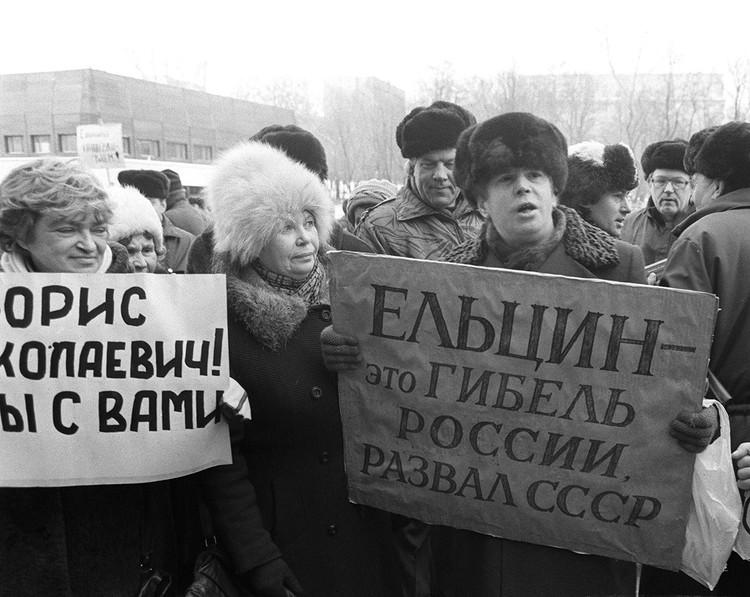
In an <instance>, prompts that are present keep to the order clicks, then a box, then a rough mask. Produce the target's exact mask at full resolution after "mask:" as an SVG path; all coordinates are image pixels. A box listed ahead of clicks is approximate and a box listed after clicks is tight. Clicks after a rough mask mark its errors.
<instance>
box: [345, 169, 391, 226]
mask: <svg viewBox="0 0 750 597" xmlns="http://www.w3.org/2000/svg"><path fill="white" fill-rule="evenodd" d="M397 192H398V187H397V186H396V185H395V184H393V183H392V182H391V181H389V180H378V179H377V178H373V179H372V180H365V181H364V182H360V183H359V184H358V185H357V186H356V187H354V190H353V191H352V196H351V197H349V200H348V201H347V203H346V219H347V220H349V222H350V223H351V224H352V225H354V224H356V222H355V221H354V209H355V208H357V207H364V208H368V207H372V206H373V205H377V204H378V203H380V202H381V201H385V200H386V199H390V198H391V197H393V196H394V195H395V194H396V193H397Z"/></svg>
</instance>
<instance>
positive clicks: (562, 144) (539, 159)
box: [453, 112, 568, 206]
mask: <svg viewBox="0 0 750 597" xmlns="http://www.w3.org/2000/svg"><path fill="white" fill-rule="evenodd" d="M511 168H538V169H539V170H541V171H542V172H544V173H545V174H547V176H549V177H550V178H551V179H552V184H553V186H554V189H555V193H559V192H560V191H562V190H563V189H564V188H565V183H566V182H567V179H568V143H567V141H566V140H565V137H564V136H563V134H562V133H561V132H560V131H559V129H558V128H557V127H556V126H555V125H554V124H552V123H551V122H547V121H546V120H544V119H542V118H539V117H538V116H534V115H533V114H529V113H528V112H508V113H506V114H501V115H500V116H495V117H494V118H490V119H489V120H485V121H484V122H481V123H479V124H475V125H474V126H472V127H470V128H468V129H466V130H465V131H464V132H463V133H461V136H460V137H459V139H458V143H457V145H456V162H455V166H454V168H453V175H454V177H455V180H456V184H457V185H458V186H459V187H460V188H461V190H462V191H463V192H464V196H465V197H466V198H467V199H468V200H469V202H470V203H472V204H473V205H475V206H476V202H477V198H478V194H477V191H478V188H479V187H480V186H482V185H484V184H486V183H488V182H489V181H490V179H492V178H493V177H494V176H496V175H497V174H500V173H502V172H505V171H507V170H509V169H511Z"/></svg>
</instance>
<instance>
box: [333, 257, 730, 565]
mask: <svg viewBox="0 0 750 597" xmlns="http://www.w3.org/2000/svg"><path fill="white" fill-rule="evenodd" d="M330 255H331V259H332V262H333V275H332V283H331V305H332V311H333V321H334V329H335V330H336V331H337V332H339V333H341V334H345V335H348V336H353V337H356V338H357V339H358V340H359V343H360V349H361V354H362V357H363V365H362V366H361V367H359V368H358V369H356V370H354V371H350V372H349V371H348V372H344V373H340V374H339V399H340V403H341V416H342V420H343V424H344V441H345V452H346V455H345V464H346V471H347V476H348V480H349V481H348V482H349V490H350V497H351V499H352V500H353V501H355V502H358V503H363V504H369V505H372V506H376V507H379V508H383V509H385V510H389V511H392V512H396V513H399V514H402V515H405V516H409V517H412V518H417V519H420V520H422V521H424V522H427V523H431V524H442V525H449V526H454V527H458V528H464V529H470V530H474V531H478V532H480V533H485V534H489V535H495V536H499V537H504V538H509V539H515V540H519V541H527V542H531V543H538V544H543V545H551V546H555V547H563V548H567V549H571V550H575V551H581V552H586V553H593V554H599V555H604V556H610V557H615V558H619V559H625V560H634V561H639V562H642V563H646V564H653V565H656V566H661V567H666V568H672V569H678V568H679V566H680V561H681V555H682V548H683V545H684V541H685V525H686V521H687V514H688V505H689V502H690V496H691V480H692V470H693V461H694V457H693V455H691V454H689V453H688V452H686V451H684V450H683V449H682V448H680V447H679V446H678V444H677V443H676V442H675V440H674V439H673V438H671V437H670V436H669V434H668V428H669V423H670V421H671V420H672V419H673V418H674V417H675V416H676V415H677V413H678V412H679V411H680V410H682V409H685V408H688V409H691V410H694V411H698V410H699V409H700V408H701V398H702V396H703V392H704V388H705V379H706V371H707V366H708V357H709V348H710V343H711V336H712V330H713V324H714V319H715V316H716V311H717V299H716V297H715V296H713V295H709V294H703V293H695V292H688V291H680V290H670V289H664V288H657V287H651V286H639V285H635V284H620V283H614V282H607V281H602V280H595V279H591V280H584V279H575V278H565V277H562V276H553V275H546V274H535V273H528V272H519V271H510V270H503V269H491V268H483V267H476V266H468V265H457V264H446V263H436V262H428V261H422V260H410V259H403V258H398V257H387V256H378V255H361V254H355V253H348V252H338V251H337V252H332V253H330Z"/></svg>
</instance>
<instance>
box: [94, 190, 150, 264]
mask: <svg viewBox="0 0 750 597" xmlns="http://www.w3.org/2000/svg"><path fill="white" fill-rule="evenodd" d="M107 194H108V195H109V201H110V205H111V206H112V212H113V215H112V219H111V220H110V222H109V238H110V240H113V241H116V242H120V241H122V240H124V239H126V238H128V237H130V236H133V235H134V234H143V233H144V232H148V233H149V234H150V235H151V236H152V237H153V238H154V246H155V247H156V250H157V252H161V251H162V247H163V246H164V233H163V232H162V227H161V222H160V221H159V216H158V215H157V213H156V210H155V209H154V208H153V207H152V206H151V202H150V201H149V200H148V199H146V197H144V196H143V195H141V193H139V192H138V189H136V188H135V187H130V186H126V187H120V186H114V187H111V188H110V189H109V190H108V191H107Z"/></svg>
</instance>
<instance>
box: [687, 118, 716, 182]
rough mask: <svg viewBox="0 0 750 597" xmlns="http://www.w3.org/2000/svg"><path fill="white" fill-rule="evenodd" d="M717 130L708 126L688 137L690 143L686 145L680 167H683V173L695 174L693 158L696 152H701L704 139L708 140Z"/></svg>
mask: <svg viewBox="0 0 750 597" xmlns="http://www.w3.org/2000/svg"><path fill="white" fill-rule="evenodd" d="M717 128H719V127H718V126H710V127H708V128H705V129H703V130H700V131H698V132H697V133H693V135H692V137H690V142H689V143H688V147H687V149H686V150H685V157H684V158H683V160H682V165H683V166H684V169H685V172H687V173H688V174H695V156H697V155H698V152H699V151H700V150H701V147H703V144H704V143H705V142H706V139H708V136H709V135H710V134H711V133H713V132H714V131H715V130H716V129H717Z"/></svg>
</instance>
